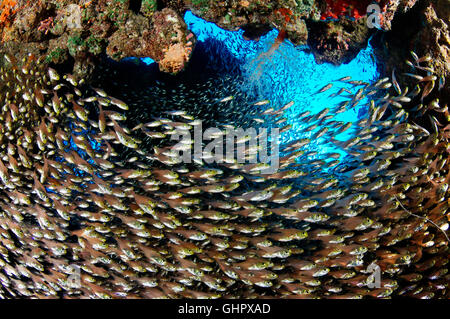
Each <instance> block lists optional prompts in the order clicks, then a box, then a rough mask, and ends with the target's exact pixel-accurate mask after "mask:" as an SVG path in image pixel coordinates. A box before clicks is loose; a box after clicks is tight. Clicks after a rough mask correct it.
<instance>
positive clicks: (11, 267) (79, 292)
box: [0, 53, 450, 298]
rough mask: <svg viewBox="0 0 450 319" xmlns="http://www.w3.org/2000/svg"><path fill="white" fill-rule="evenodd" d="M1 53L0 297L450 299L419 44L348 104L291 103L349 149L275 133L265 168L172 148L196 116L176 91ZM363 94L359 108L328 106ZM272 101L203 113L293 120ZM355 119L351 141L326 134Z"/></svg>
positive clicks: (444, 120)
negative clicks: (313, 109)
mask: <svg viewBox="0 0 450 319" xmlns="http://www.w3.org/2000/svg"><path fill="white" fill-rule="evenodd" d="M1 58H2V59H3V60H4V61H2V62H1V63H0V65H1V69H0V100H1V106H2V109H1V114H0V146H1V147H0V179H1V181H0V226H1V227H0V298H275V297H276V298H395V297H398V296H406V297H413V298H448V297H449V296H450V293H449V292H450V288H449V282H450V280H449V279H450V274H449V273H448V268H449V267H448V262H449V238H448V234H449V230H448V228H449V222H450V214H449V204H450V196H449V190H448V185H449V183H450V169H449V162H448V157H449V152H450V144H449V138H450V124H449V119H450V114H449V110H448V107H447V105H443V103H442V101H439V94H440V92H441V89H442V88H443V86H444V85H446V84H445V83H444V81H443V78H438V77H437V76H436V75H435V74H434V70H433V69H432V68H431V67H429V66H428V64H427V62H429V61H430V58H429V57H418V56H417V55H415V54H414V53H412V56H411V61H407V63H408V65H410V67H411V72H410V73H407V74H395V71H394V72H393V73H392V77H389V78H384V79H380V80H379V81H377V82H376V83H373V84H369V83H363V82H354V83H352V84H353V85H355V86H358V87H359V88H360V89H359V90H358V92H357V93H356V94H354V95H352V96H350V95H349V96H348V101H347V102H345V103H342V104H340V105H338V106H336V107H332V108H330V109H325V110H324V111H322V112H320V113H318V114H308V113H307V112H305V113H304V114H303V115H302V119H303V121H305V123H308V124H309V125H310V126H311V127H313V126H319V127H321V128H322V129H321V130H320V131H318V132H317V133H316V134H315V135H314V137H313V138H312V139H314V138H319V137H326V138H327V139H329V140H331V141H332V142H333V143H335V144H336V145H337V146H338V147H340V148H342V149H343V150H345V151H346V152H347V153H348V154H349V155H348V157H349V158H347V159H346V160H345V161H340V159H339V156H340V155H339V154H337V153H331V154H322V155H320V157H319V158H318V157H317V156H312V155H313V154H311V152H310V151H308V144H309V143H310V142H311V140H312V139H299V140H295V141H291V142H289V143H288V144H285V145H281V146H280V150H281V152H282V155H281V157H280V169H279V170H278V171H277V172H275V173H272V174H263V173H262V172H263V170H264V168H265V167H266V165H264V164H239V163H236V162H233V161H227V162H225V163H222V164H206V163H205V162H202V161H198V160H197V161H194V162H193V163H190V164H187V163H183V162H182V161H180V159H179V158H178V157H176V156H175V153H176V151H179V150H180V147H179V145H178V148H177V149H175V148H174V145H175V143H176V142H175V141H174V140H172V139H171V136H172V135H173V134H176V132H179V131H180V130H181V131H190V132H192V131H193V129H194V127H195V126H196V125H198V124H199V120H202V114H205V116H208V111H207V110H206V111H205V110H203V111H202V112H200V111H199V110H197V109H195V108H194V107H192V105H190V104H189V103H187V102H186V101H184V102H182V103H181V102H180V103H178V104H179V105H177V101H173V103H168V105H163V106H155V110H158V111H155V110H153V111H148V112H142V109H140V108H139V103H141V102H136V103H130V102H129V101H127V100H126V99H123V100H121V99H118V98H117V97H114V92H106V91H105V90H104V89H103V88H100V87H92V86H91V85H89V84H88V83H85V82H84V81H83V80H81V81H77V80H76V79H75V78H74V77H73V76H72V75H70V74H66V75H62V74H58V72H57V71H56V70H54V69H52V68H49V67H47V66H45V64H44V63H42V61H35V59H33V57H31V56H30V58H29V59H28V60H24V61H16V60H15V58H14V57H13V56H8V55H5V56H4V57H1ZM19 65H21V66H19ZM107 76H110V77H112V78H113V77H114V75H111V74H108V75H107ZM396 76H397V77H400V76H402V77H403V76H405V77H408V78H409V79H410V80H411V81H413V82H412V83H413V84H412V85H413V86H412V87H413V89H408V87H403V88H401V87H400V85H399V83H398V82H397V79H396ZM337 81H344V82H350V81H352V80H351V79H350V78H343V79H339V80H337ZM330 87H331V85H328V86H326V87H324V88H323V89H321V90H320V92H321V93H322V92H325V91H327V90H328V89H329V88H330ZM363 97H370V106H369V112H368V115H367V117H366V118H364V119H361V120H360V121H359V122H357V123H345V122H339V121H336V120H334V115H335V114H339V113H340V112H343V111H344V110H346V109H348V108H351V107H352V105H353V106H354V105H355V103H358V102H359V101H360V100H361V99H362V98H363ZM233 99H234V96H233V95H230V96H217V99H216V100H215V102H214V104H213V105H211V111H210V112H213V110H212V109H214V112H219V113H220V112H223V113H224V114H225V113H226V112H227V105H228V103H230V102H233ZM131 100H132V98H131V97H130V101H131ZM268 104H269V101H260V102H257V103H256V104H254V105H253V109H252V110H253V111H252V112H249V113H245V112H241V114H238V113H239V112H237V113H236V114H235V116H236V118H232V119H231V118H227V117H226V116H225V117H224V120H223V122H220V123H219V120H217V119H215V118H214V117H213V116H211V117H210V119H211V120H210V122H211V123H215V124H216V125H219V126H220V127H223V128H224V129H227V128H229V129H230V128H232V127H234V126H236V125H241V126H250V125H257V126H261V127H262V126H271V127H275V126H278V127H279V128H280V131H281V132H286V131H288V130H289V129H290V127H289V126H288V125H285V121H286V119H285V118H284V115H283V112H285V111H286V110H287V109H288V108H289V107H291V106H292V104H293V103H288V104H286V105H284V106H283V105H280V106H279V107H275V106H271V107H269V106H268ZM158 107H159V109H158ZM206 107H207V106H206ZM244 113H245V114H244ZM194 116H195V117H194ZM211 125H212V124H211ZM350 127H353V128H356V129H357V132H356V134H355V137H352V138H351V139H349V140H347V141H338V140H335V139H334V138H333V134H334V133H333V132H336V131H338V132H340V131H344V130H347V129H349V128H350ZM311 129H312V128H311ZM245 142H246V139H244V140H240V141H236V143H245ZM192 143H193V141H191V142H188V143H186V144H185V145H184V146H183V148H184V149H188V148H191V147H192ZM255 154H257V149H255V148H253V149H252V148H248V149H247V152H246V157H247V158H248V159H250V158H252V157H254V156H256V155H255ZM203 156H204V159H206V157H208V156H211V154H206V153H204V154H203ZM329 159H332V161H326V160H329ZM325 167H326V168H327V169H326V170H325V169H324V168H325ZM371 265H372V266H373V265H376V266H377V267H379V269H380V271H381V273H380V280H381V282H380V285H379V286H378V287H373V286H371V282H372V281H371V280H372V279H373V277H371V276H370V275H371V274H372V273H371V270H370V269H373V268H370V267H371ZM77 269H78V270H77ZM77 271H78V272H77ZM75 275H76V276H78V277H77V278H78V284H74V282H75V283H76V280H75V281H74V280H73V279H74V276H75Z"/></svg>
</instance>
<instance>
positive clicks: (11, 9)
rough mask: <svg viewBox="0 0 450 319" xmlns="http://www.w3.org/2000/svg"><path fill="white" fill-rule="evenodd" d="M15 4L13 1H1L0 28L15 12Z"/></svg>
mask: <svg viewBox="0 0 450 319" xmlns="http://www.w3.org/2000/svg"><path fill="white" fill-rule="evenodd" d="M16 5H17V2H16V1H15V0H2V3H1V4H0V11H1V14H0V26H3V25H5V24H7V23H8V22H9V19H10V17H11V16H12V15H13V14H15V13H16V12H17V10H16V8H15V7H16Z"/></svg>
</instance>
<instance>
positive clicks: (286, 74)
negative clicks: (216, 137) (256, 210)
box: [141, 11, 379, 155]
mask: <svg viewBox="0 0 450 319" xmlns="http://www.w3.org/2000/svg"><path fill="white" fill-rule="evenodd" d="M184 19H185V21H186V24H187V25H188V28H189V29H190V30H191V31H192V32H193V33H194V34H195V35H196V37H197V40H198V41H199V42H203V43H204V44H208V43H214V45H209V46H208V45H205V46H204V49H205V50H207V51H209V52H206V53H207V54H208V53H210V54H209V55H210V56H211V57H212V59H217V57H221V56H225V55H221V54H220V53H221V52H224V51H223V50H226V51H227V53H229V54H230V55H231V56H232V57H233V62H230V63H233V64H238V69H239V72H240V75H241V76H243V78H244V83H245V84H244V85H243V86H242V88H241V89H242V90H243V91H244V92H245V93H246V94H248V95H249V96H250V97H252V98H254V100H255V101H257V100H263V99H268V100H270V101H271V105H268V106H267V107H270V106H273V107H274V108H279V107H281V106H283V105H284V104H286V103H287V102H289V101H294V102H295V104H294V106H293V107H291V108H290V109H289V110H288V112H287V113H286V117H287V124H292V126H293V128H292V129H291V130H290V131H288V132H286V133H284V134H283V135H282V136H281V141H282V142H283V143H284V142H289V141H292V140H295V139H297V138H305V137H307V138H309V137H311V136H312V135H313V134H314V133H316V132H317V131H318V130H320V129H321V127H318V128H317V129H315V130H312V131H310V132H304V129H305V128H306V127H307V126H309V125H310V124H308V123H304V121H302V120H301V119H299V118H298V115H299V114H300V113H302V112H304V111H307V110H308V111H311V114H315V113H318V112H320V111H322V110H323V109H325V108H327V107H328V108H330V109H331V108H332V107H335V106H336V105H338V104H339V103H340V102H342V101H346V100H348V98H344V97H341V96H338V97H330V94H332V93H336V92H337V91H339V90H340V89H341V88H344V87H345V88H346V89H348V90H350V91H351V92H352V93H356V91H357V90H358V89H359V88H360V87H354V86H353V85H351V84H348V83H343V82H336V80H338V79H340V78H342V77H345V76H351V78H352V80H354V81H364V82H368V83H372V82H374V81H376V80H377V79H378V78H379V73H378V72H377V65H376V61H375V57H374V55H373V49H372V47H371V46H370V44H369V45H368V46H367V48H365V49H364V50H361V51H360V53H359V54H358V55H357V56H356V57H355V58H354V59H353V60H352V61H351V62H350V63H348V64H342V65H340V66H335V65H332V64H329V63H323V64H317V63H316V61H315V60H314V56H313V54H311V53H309V52H308V51H307V47H305V46H303V47H300V46H294V45H293V44H292V43H291V42H289V41H284V42H283V43H282V44H281V45H280V46H279V48H278V49H277V50H276V51H274V52H273V54H271V55H269V56H268V55H267V54H265V53H266V52H268V51H269V48H270V47H271V46H272V44H273V43H274V40H275V38H276V37H277V35H278V31H277V30H272V31H270V32H269V33H268V34H267V35H265V36H263V37H261V38H260V39H259V41H247V40H245V39H244V37H243V33H244V32H243V31H242V30H239V31H226V30H223V29H221V28H219V27H218V26H216V25H215V24H213V23H210V22H207V21H205V20H203V19H201V18H198V17H196V16H195V15H193V14H192V13H191V12H190V11H188V12H187V13H186V15H185V17H184ZM211 40H214V41H211ZM141 61H142V62H144V63H146V64H151V63H153V62H154V61H153V60H151V59H150V58H144V59H141ZM211 62H213V61H205V63H211ZM225 62H227V61H225ZM225 65H226V63H225ZM228 67H229V69H230V70H231V69H233V68H236V65H229V66H228ZM333 81H335V82H333ZM330 82H333V83H334V85H333V87H332V88H331V89H330V90H328V91H326V92H324V93H320V94H316V93H317V92H318V91H319V90H320V89H321V88H322V87H324V86H325V85H327V84H329V83H330ZM344 94H347V93H344ZM367 109H368V101H367V100H366V99H363V100H362V101H361V102H360V103H359V104H358V105H357V106H356V107H354V108H353V109H351V110H347V111H345V112H343V113H340V114H337V115H336V116H335V118H334V120H336V121H343V122H352V123H353V122H356V121H357V120H359V119H361V118H362V117H364V116H365V115H366V114H367ZM353 134H354V129H353V128H350V129H349V130H347V131H346V132H344V133H341V134H339V135H336V136H335V138H336V139H338V140H346V139H348V138H351V137H352V135H353ZM310 146H311V148H314V150H315V151H317V152H318V153H319V154H321V153H326V152H338V153H340V154H342V155H345V152H344V151H343V150H340V149H338V148H337V147H336V146H334V145H333V144H332V143H330V142H329V141H327V140H325V139H324V138H321V139H318V140H316V141H313V143H311V145H310Z"/></svg>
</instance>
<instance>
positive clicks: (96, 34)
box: [0, 0, 415, 77]
mask: <svg viewBox="0 0 450 319" xmlns="http://www.w3.org/2000/svg"><path fill="white" fill-rule="evenodd" d="M378 2H379V4H380V6H381V9H382V12H381V13H382V14H383V16H382V18H383V19H382V21H381V23H380V24H381V27H383V28H384V29H389V26H390V23H391V20H392V19H393V17H394V13H395V12H397V11H405V10H407V9H408V8H410V7H411V6H412V5H413V4H414V3H415V1H406V0H403V1H400V0H397V1H394V0H393V1H378ZM370 3H371V1H349V0H347V1H331V0H328V1H314V0H307V1H295V0H294V1H293V0H283V1H272V0H267V1H254V0H246V1H209V0H195V1H194V0H187V1H181V0H177V1H174V0H171V1H169V0H163V1H159V2H158V1H153V0H137V1H130V0H93V1H87V0H76V1H57V0H39V1H37V2H31V1H24V0H19V1H18V2H17V4H16V2H15V1H10V0H8V1H6V0H5V1H3V2H2V8H4V10H2V16H1V20H0V36H1V39H2V43H3V45H2V48H1V47H0V49H1V50H2V51H3V52H6V53H9V54H14V55H17V58H18V59H19V60H21V58H22V57H24V56H26V53H27V52H30V51H32V52H34V53H36V54H38V55H39V56H41V55H46V56H47V57H48V61H52V62H53V63H61V62H62V61H68V60H67V58H68V57H69V56H70V57H71V58H73V61H72V63H75V64H77V65H79V64H82V63H92V62H91V61H92V60H93V58H95V57H97V56H99V55H101V54H102V53H104V52H106V53H107V54H108V56H109V57H111V58H113V59H120V58H123V57H144V56H145V57H150V58H152V59H153V60H155V61H156V62H158V63H161V67H160V68H161V70H164V71H166V72H169V73H177V72H179V71H180V70H182V69H183V67H184V66H185V64H186V63H187V62H188V60H189V57H190V53H191V51H192V49H193V47H194V46H195V39H192V38H190V36H189V33H188V31H187V30H186V26H185V24H184V22H183V21H182V17H183V15H184V13H185V12H186V10H192V12H193V13H194V14H195V15H197V16H199V17H201V18H203V19H206V20H207V21H212V22H214V23H216V24H217V25H218V26H220V27H222V28H224V29H226V30H236V29H239V28H242V29H244V30H245V31H246V37H247V38H249V39H258V37H260V36H261V35H263V34H265V33H266V32H267V31H268V30H270V29H271V28H274V27H275V28H278V29H279V30H284V31H285V32H286V38H287V39H289V40H290V41H292V42H293V43H294V44H295V45H303V44H306V43H308V44H310V45H312V49H313V50H314V52H315V55H316V56H317V60H318V61H320V62H322V61H323V62H324V61H327V62H333V63H343V62H346V61H348V59H349V58H351V57H354V56H355V52H357V50H358V48H361V47H362V46H364V44H365V43H367V40H368V37H369V36H370V34H371V33H372V31H373V30H368V28H367V27H365V25H364V20H365V18H364V17H365V10H366V8H367V5H369V4H370ZM286 13H288V14H286ZM286 17H288V19H286ZM330 19H331V20H333V21H332V22H330V21H329V20H330ZM322 20H325V21H322ZM5 22H7V23H5ZM321 23H322V24H323V25H322V24H321ZM309 29H311V30H309ZM317 29H320V30H326V32H327V34H330V38H329V39H326V40H324V37H323V35H320V34H319V32H317ZM350 33H352V34H353V35H351V36H350ZM155 35H157V36H155ZM162 35H164V36H162ZM188 37H189V39H187V38H188ZM308 39H309V41H308ZM10 42H20V43H21V46H22V47H27V49H24V50H22V51H17V50H15V49H14V48H15V47H17V45H16V46H15V45H14V44H13V43H10ZM325 42H327V43H325ZM46 48H48V49H46ZM324 48H328V49H326V50H324ZM75 69H77V70H80V69H81V68H75ZM84 69H86V70H89V69H92V65H91V67H87V68H84ZM87 75H88V74H75V76H78V77H86V76H87Z"/></svg>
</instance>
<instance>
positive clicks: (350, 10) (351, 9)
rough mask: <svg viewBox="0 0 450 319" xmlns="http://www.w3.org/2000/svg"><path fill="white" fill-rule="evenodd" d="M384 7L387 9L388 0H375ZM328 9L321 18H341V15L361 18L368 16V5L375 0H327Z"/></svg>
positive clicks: (383, 8)
mask: <svg viewBox="0 0 450 319" xmlns="http://www.w3.org/2000/svg"><path fill="white" fill-rule="evenodd" d="M375 1H376V2H377V3H379V5H380V7H381V8H382V12H383V11H385V9H386V6H385V5H386V2H387V1H386V0H375ZM326 3H327V9H326V11H325V12H323V13H322V16H321V19H322V20H327V19H335V20H337V19H339V18H341V17H347V18H355V19H359V18H362V17H364V16H366V13H367V7H368V6H369V5H370V4H372V3H374V0H326Z"/></svg>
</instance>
